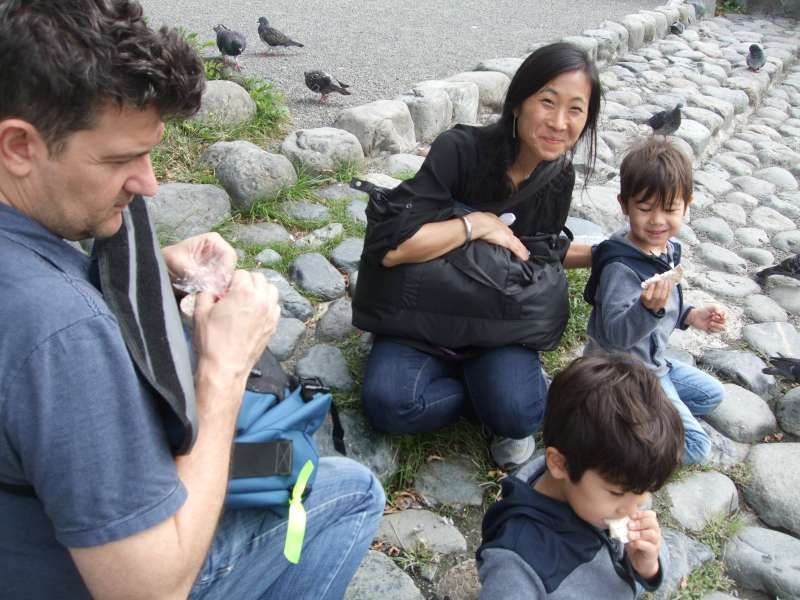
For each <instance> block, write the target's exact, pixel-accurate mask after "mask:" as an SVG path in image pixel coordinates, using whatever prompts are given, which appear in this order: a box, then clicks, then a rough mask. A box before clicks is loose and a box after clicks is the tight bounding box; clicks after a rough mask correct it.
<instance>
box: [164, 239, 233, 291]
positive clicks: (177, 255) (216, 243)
mask: <svg viewBox="0 0 800 600" xmlns="http://www.w3.org/2000/svg"><path fill="white" fill-rule="evenodd" d="M161 251H162V253H163V255H164V261H165V262H166V263H167V269H168V270H169V278H170V280H171V281H172V282H175V281H177V280H180V279H184V278H186V277H187V276H192V274H194V273H196V272H197V270H198V268H204V267H206V266H209V265H212V266H213V268H214V270H215V271H218V272H219V275H220V276H222V277H223V278H224V279H225V280H228V279H230V277H231V275H233V271H234V269H236V260H237V256H236V251H235V250H234V249H233V248H232V247H231V245H230V244H229V243H228V242H226V241H225V240H224V239H223V238H222V236H221V235H220V234H218V233H203V234H200V235H195V236H193V237H190V238H188V239H185V240H183V241H181V242H178V243H177V244H173V245H171V246H165V247H164V248H163V249H162V250H161Z"/></svg>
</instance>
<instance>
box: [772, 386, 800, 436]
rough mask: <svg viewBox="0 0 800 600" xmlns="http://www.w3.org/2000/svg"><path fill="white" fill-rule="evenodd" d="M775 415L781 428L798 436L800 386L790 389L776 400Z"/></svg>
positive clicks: (799, 424)
mask: <svg viewBox="0 0 800 600" xmlns="http://www.w3.org/2000/svg"><path fill="white" fill-rule="evenodd" d="M775 415H776V416H777V417H778V423H779V424H780V426H781V429H783V430H784V431H785V432H787V433H791V434H792V435H797V436H800V387H796V388H794V389H793V390H790V391H789V392H787V393H786V394H785V395H784V396H783V397H782V398H780V399H779V400H778V404H777V406H776V410H775Z"/></svg>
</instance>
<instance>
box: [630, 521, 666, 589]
mask: <svg viewBox="0 0 800 600" xmlns="http://www.w3.org/2000/svg"><path fill="white" fill-rule="evenodd" d="M628 539H629V540H630V541H629V542H628V543H627V544H626V545H625V552H626V553H627V554H628V558H629V559H630V561H631V565H632V566H633V569H634V571H636V572H637V573H638V574H639V575H640V576H641V577H642V579H645V580H647V581H649V580H651V579H653V577H655V576H656V575H658V552H659V550H660V549H661V527H659V525H658V519H656V513H654V512H653V511H652V510H640V511H638V512H637V513H636V514H634V515H633V517H632V518H631V520H630V522H629V523H628Z"/></svg>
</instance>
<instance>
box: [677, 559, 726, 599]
mask: <svg viewBox="0 0 800 600" xmlns="http://www.w3.org/2000/svg"><path fill="white" fill-rule="evenodd" d="M731 587H733V581H731V579H730V578H729V577H728V576H727V575H726V574H725V566H724V565H723V564H722V561H719V560H710V561H708V562H707V563H705V564H704V565H703V566H702V567H700V568H699V569H696V570H694V571H692V573H691V574H690V575H689V576H688V577H687V578H686V579H684V581H683V582H681V585H680V587H679V588H678V589H677V591H676V592H675V593H674V594H673V595H672V596H671V600H701V598H703V597H705V596H706V595H707V594H710V593H711V592H714V591H720V592H725V591H728V590H730V589H731Z"/></svg>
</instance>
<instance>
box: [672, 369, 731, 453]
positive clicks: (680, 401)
mask: <svg viewBox="0 0 800 600" xmlns="http://www.w3.org/2000/svg"><path fill="white" fill-rule="evenodd" d="M660 381H661V387H662V388H664V392H665V393H666V395H667V398H669V399H670V400H671V401H672V404H673V405H674V406H675V408H677V409H678V414H679V415H680V416H681V422H682V423H683V432H684V441H683V463H684V464H687V465H690V464H701V463H703V462H704V461H705V460H706V458H708V453H709V452H710V451H711V438H709V437H708V434H707V433H706V432H705V430H703V428H702V427H701V426H700V423H698V422H697V419H695V416H702V415H707V414H708V413H710V412H711V411H712V410H714V408H716V406H717V405H718V404H719V403H720V402H722V399H723V398H724V397H725V388H723V387H722V384H721V383H720V382H719V381H718V380H717V379H715V378H714V377H712V376H711V375H709V374H708V373H705V372H703V371H701V370H700V369H697V368H695V367H693V366H691V365H687V364H684V363H682V362H677V361H675V362H671V363H669V372H668V373H667V374H666V375H664V376H662V377H661V378H660Z"/></svg>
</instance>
